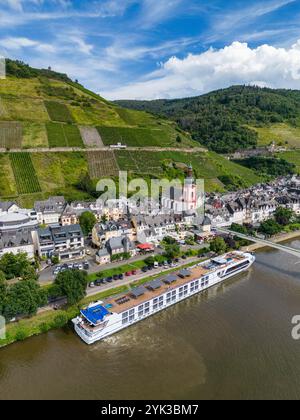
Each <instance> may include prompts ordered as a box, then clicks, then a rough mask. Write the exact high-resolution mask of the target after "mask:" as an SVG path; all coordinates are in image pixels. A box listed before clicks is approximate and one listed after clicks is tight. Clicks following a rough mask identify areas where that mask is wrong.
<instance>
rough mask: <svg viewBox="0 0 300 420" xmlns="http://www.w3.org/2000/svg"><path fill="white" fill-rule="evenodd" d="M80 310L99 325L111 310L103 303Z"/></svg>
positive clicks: (94, 323) (92, 322)
mask: <svg viewBox="0 0 300 420" xmlns="http://www.w3.org/2000/svg"><path fill="white" fill-rule="evenodd" d="M80 312H81V314H82V315H83V316H84V317H85V318H86V319H87V320H88V321H89V322H90V323H91V324H93V325H97V324H98V323H99V322H100V321H103V318H104V317H105V315H108V314H109V311H108V310H107V309H106V308H105V307H104V306H102V305H98V306H93V307H92V308H87V309H83V310H82V311H80Z"/></svg>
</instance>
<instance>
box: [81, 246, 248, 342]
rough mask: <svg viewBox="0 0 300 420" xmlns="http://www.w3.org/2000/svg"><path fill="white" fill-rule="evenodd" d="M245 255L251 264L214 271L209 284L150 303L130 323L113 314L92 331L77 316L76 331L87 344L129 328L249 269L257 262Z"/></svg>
mask: <svg viewBox="0 0 300 420" xmlns="http://www.w3.org/2000/svg"><path fill="white" fill-rule="evenodd" d="M245 255H247V256H248V257H247V258H248V260H249V264H247V265H246V266H245V267H243V268H241V269H238V270H236V271H234V272H233V273H230V274H228V275H224V276H223V277H221V278H220V277H219V276H218V275H217V273H213V274H211V275H210V276H209V277H210V279H209V283H208V284H205V285H203V286H201V285H199V288H198V289H197V290H194V291H191V290H190V289H191V288H190V287H189V288H188V292H187V293H186V294H185V295H183V296H181V297H180V296H179V294H178V293H177V294H176V299H175V300H173V301H171V302H168V303H167V302H166V299H164V304H163V305H162V306H160V307H158V308H155V309H153V305H150V308H149V312H148V313H146V314H143V315H142V316H138V314H135V316H134V318H133V319H132V320H130V321H129V322H128V323H126V325H124V324H123V323H122V316H120V315H116V314H113V315H111V317H112V318H114V319H112V322H108V324H107V326H105V327H103V328H102V329H101V330H100V331H93V332H92V333H90V331H88V330H87V329H86V328H83V327H82V318H81V317H77V318H75V319H74V320H73V323H74V327H75V331H76V333H77V334H78V335H79V337H80V338H81V339H82V340H83V341H84V342H85V343H86V344H94V343H96V342H97V341H99V340H103V339H104V338H107V337H109V336H111V335H113V334H116V333H117V332H119V331H121V330H123V329H125V328H128V327H130V326H132V325H134V324H137V323H138V322H140V321H143V320H144V319H146V318H149V317H150V316H152V315H155V314H157V313H159V312H161V311H163V310H165V309H167V308H169V307H171V306H173V305H175V304H177V303H179V302H182V301H184V300H186V299H188V298H190V297H192V296H195V295H197V294H199V293H201V292H203V291H205V290H208V289H210V288H211V287H214V286H216V285H218V284H221V283H223V282H224V281H226V280H228V279H230V278H232V277H235V276H237V275H239V274H241V273H243V272H245V271H247V270H249V268H250V267H251V266H252V265H253V263H254V262H255V257H254V256H253V255H251V254H245ZM198 281H199V282H201V279H199V280H198ZM191 283H192V282H191ZM178 289H179V288H178ZM174 290H177V289H176V288H175V289H174ZM166 294H167V293H165V294H164V296H165V295H166ZM137 308H138V305H137V306H136V307H135V310H136V311H135V313H136V312H137Z"/></svg>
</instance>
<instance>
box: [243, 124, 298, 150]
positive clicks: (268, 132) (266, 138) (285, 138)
mask: <svg viewBox="0 0 300 420" xmlns="http://www.w3.org/2000/svg"><path fill="white" fill-rule="evenodd" d="M251 129H254V130H255V131H256V132H257V133H258V144H259V146H268V145H269V144H270V143H272V142H273V141H274V142H275V143H276V144H281V145H283V146H290V147H296V148H300V127H292V126H290V125H289V124H284V123H282V124H274V125H271V126H269V127H261V128H260V127H258V128H257V127H251ZM286 142H288V144H286Z"/></svg>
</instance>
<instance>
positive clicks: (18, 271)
mask: <svg viewBox="0 0 300 420" xmlns="http://www.w3.org/2000/svg"><path fill="white" fill-rule="evenodd" d="M0 268H1V269H0V315H2V316H4V317H5V319H7V320H11V319H13V318H16V317H24V316H33V315H35V314H36V313H37V311H38V309H39V308H40V307H43V306H45V305H47V303H48V300H49V298H50V297H52V298H53V297H54V298H56V297H65V298H67V302H68V304H69V305H74V304H76V303H78V302H79V301H80V300H81V299H83V298H84V296H85V294H86V288H87V273H86V272H81V271H79V270H69V271H65V272H63V273H60V274H59V275H58V276H57V277H56V280H55V282H54V284H53V286H52V287H50V288H49V289H45V288H42V287H41V286H40V285H39V283H38V281H37V280H38V276H37V274H36V271H35V268H34V266H33V265H32V264H31V262H30V261H29V260H28V259H27V256H26V254H19V255H13V254H6V255H4V256H3V257H2V258H1V259H0ZM13 279H14V280H13Z"/></svg>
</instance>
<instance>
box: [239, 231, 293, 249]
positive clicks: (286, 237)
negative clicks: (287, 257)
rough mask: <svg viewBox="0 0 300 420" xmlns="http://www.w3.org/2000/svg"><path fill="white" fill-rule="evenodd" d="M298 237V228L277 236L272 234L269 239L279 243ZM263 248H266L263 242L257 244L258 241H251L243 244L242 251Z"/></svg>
mask: <svg viewBox="0 0 300 420" xmlns="http://www.w3.org/2000/svg"><path fill="white" fill-rule="evenodd" d="M298 238H300V230H297V231H295V232H289V233H284V234H281V235H278V236H274V237H273V238H271V241H272V242H274V243H276V244H279V243H282V242H286V241H290V240H293V239H298ZM264 248H268V247H267V246H266V245H263V244H259V243H253V244H252V245H249V246H245V247H243V248H242V251H248V252H254V251H257V250H259V249H264Z"/></svg>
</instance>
